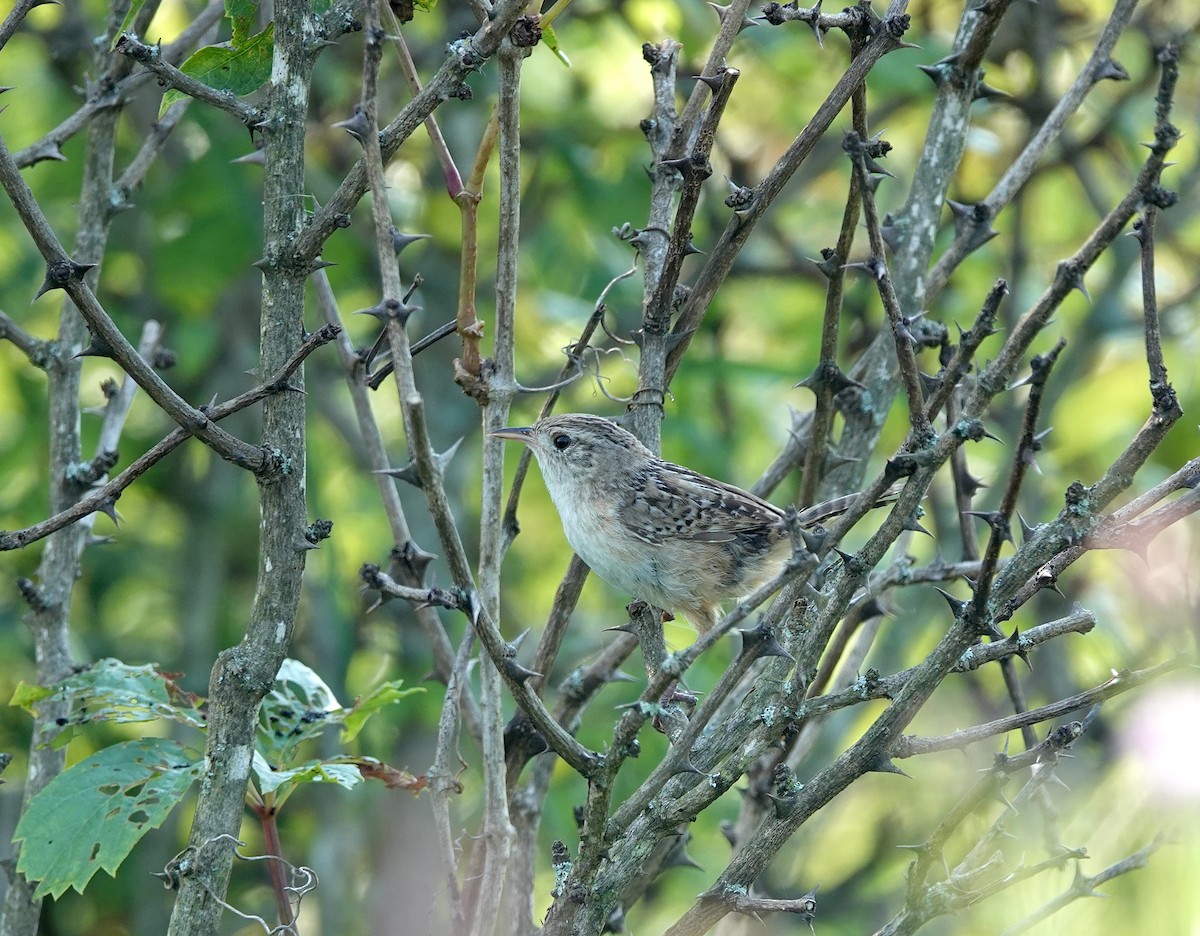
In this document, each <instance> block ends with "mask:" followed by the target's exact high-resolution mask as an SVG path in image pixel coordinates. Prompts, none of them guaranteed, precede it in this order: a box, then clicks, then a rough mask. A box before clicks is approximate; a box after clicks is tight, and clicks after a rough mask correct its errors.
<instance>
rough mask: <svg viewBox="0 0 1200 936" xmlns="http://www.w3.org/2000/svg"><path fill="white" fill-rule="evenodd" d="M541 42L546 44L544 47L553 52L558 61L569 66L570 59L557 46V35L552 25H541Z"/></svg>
mask: <svg viewBox="0 0 1200 936" xmlns="http://www.w3.org/2000/svg"><path fill="white" fill-rule="evenodd" d="M542 42H544V43H545V44H546V48H547V49H549V50H550V51H551V52H553V53H554V54H555V56H556V57H557V58H558V60H559V61H560V62H562V63H563V64H564V65H566V66H567V68H570V67H571V60H570V59H569V58H567V53H566V52H564V51H563V50H562V49H560V48H559V47H558V36H556V35H555V34H554V27H553V26H543V27H542Z"/></svg>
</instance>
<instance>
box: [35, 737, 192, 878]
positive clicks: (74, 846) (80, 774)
mask: <svg viewBox="0 0 1200 936" xmlns="http://www.w3.org/2000/svg"><path fill="white" fill-rule="evenodd" d="M200 771H201V762H199V761H197V760H196V759H195V757H194V756H193V755H192V754H191V753H189V752H188V751H187V750H186V749H185V748H184V747H183V745H181V744H180V743H179V742H177V741H171V740H169V739H167V738H141V739H140V740H137V741H124V742H122V743H120V744H114V745H113V746H112V747H107V748H105V749H104V750H103V751H99V752H97V753H95V754H93V755H92V756H91V757H89V758H87V759H86V760H82V761H80V762H79V763H78V764H75V765H74V766H72V767H70V768H68V769H67V770H65V771H63V772H62V773H61V774H59V775H58V776H57V777H55V778H54V779H53V780H51V781H50V783H49V784H47V786H46V788H45V789H44V790H42V791H41V792H40V793H38V795H37V796H35V797H34V798H33V799H32V800H30V802H29V808H28V809H27V810H26V811H25V815H24V816H22V817H21V821H20V822H19V823H17V831H16V833H15V834H14V835H13V841H14V842H22V843H23V844H22V846H21V858H20V860H19V861H18V862H17V870H18V871H20V872H21V873H22V874H24V875H25V877H27V878H29V879H30V880H33V881H38V882H39V883H38V887H37V891H36V892H35V893H34V897H35V898H37V899H41V898H42V897H47V896H49V897H54V898H58V897H59V896H60V895H62V894H63V893H64V892H66V890H67V889H68V888H71V887H73V888H75V890H77V891H79V892H80V893H83V889H84V888H85V887H86V886H87V883H88V881H90V880H91V879H92V875H94V874H95V873H96V872H97V871H99V870H101V869H104V870H105V871H107V872H108V873H109V874H115V872H116V870H117V868H119V867H120V866H121V862H122V861H124V860H125V858H126V857H127V856H128V855H129V852H130V851H132V850H133V846H134V845H136V844H137V843H138V841H139V840H140V839H141V838H142V836H143V835H145V834H146V833H147V832H149V831H150V830H151V829H157V828H158V827H159V826H160V825H162V823H163V820H165V819H166V818H167V815H168V814H169V813H170V812H171V810H172V809H174V808H175V804H176V803H178V802H179V801H180V800H181V799H182V798H183V795H184V794H185V793H186V792H187V791H188V788H189V787H190V786H191V785H192V783H193V782H194V781H195V780H196V779H197V778H198V777H199V776H200Z"/></svg>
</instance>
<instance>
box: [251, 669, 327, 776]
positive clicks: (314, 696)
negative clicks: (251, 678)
mask: <svg viewBox="0 0 1200 936" xmlns="http://www.w3.org/2000/svg"><path fill="white" fill-rule="evenodd" d="M341 711H342V707H341V705H339V704H338V700H337V697H336V696H334V694H333V690H332V689H330V688H329V686H328V685H327V684H326V683H325V681H324V680H323V679H321V677H320V676H318V675H317V674H316V673H315V672H313V670H312V669H310V668H309V667H307V666H305V665H304V664H303V663H301V662H300V661H299V660H293V659H290V658H289V659H286V660H284V661H283V665H282V666H281V667H280V668H279V675H278V676H276V677H275V687H274V688H273V689H272V690H271V691H270V692H268V693H267V695H266V697H265V698H264V699H263V701H262V707H261V708H260V709H259V710H258V745H257V747H258V750H259V751H260V752H261V753H262V756H263V758H264V759H265V760H266V761H267V763H268V764H269V765H270V766H271V769H273V770H286V769H287V768H288V767H290V766H291V763H292V760H293V759H294V758H295V757H296V749H297V748H298V747H299V746H300V745H301V744H303V743H304V742H305V741H308V740H311V739H312V738H315V737H317V736H318V735H319V734H321V732H323V731H324V730H325V726H326V725H329V724H337V723H338V721H339V716H340V713H341Z"/></svg>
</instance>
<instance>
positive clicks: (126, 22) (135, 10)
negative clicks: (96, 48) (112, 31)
mask: <svg viewBox="0 0 1200 936" xmlns="http://www.w3.org/2000/svg"><path fill="white" fill-rule="evenodd" d="M145 3H146V0H133V2H132V3H131V4H129V12H128V13H126V14H125V19H123V20H121V28H120V29H118V30H117V32H116V35H114V36H113V41H112V45H111V46H109V47H108V51H109V52H111V51H112V50H113V49H115V48H116V47H117V40H118V39H120V38H121V34H122V33H126V32H129V27H130V26H132V25H133V21H134V20H135V19H137V15H138V14H139V13H140V12H141V11H142V7H143V6H144V5H145Z"/></svg>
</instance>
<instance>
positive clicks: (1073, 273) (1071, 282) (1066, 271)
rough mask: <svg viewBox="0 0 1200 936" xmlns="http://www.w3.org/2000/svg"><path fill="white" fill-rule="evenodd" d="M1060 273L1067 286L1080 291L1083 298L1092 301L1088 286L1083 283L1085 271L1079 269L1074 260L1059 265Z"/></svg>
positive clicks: (1064, 261)
mask: <svg viewBox="0 0 1200 936" xmlns="http://www.w3.org/2000/svg"><path fill="white" fill-rule="evenodd" d="M1058 273H1059V275H1060V276H1062V277H1063V280H1064V282H1065V283H1066V285H1067V286H1068V287H1069V288H1071V289H1078V290H1079V291H1080V292H1081V293H1083V298H1084V299H1086V300H1087V301H1088V302H1091V301H1092V297H1091V295H1090V294H1089V293H1088V291H1087V286H1086V285H1084V282H1083V271H1082V270H1080V269H1079V266H1078V264H1076V263H1075V262H1074V261H1072V260H1063V261H1062V262H1061V263H1059V265H1058Z"/></svg>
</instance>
